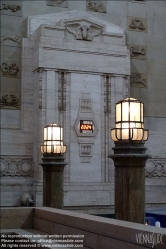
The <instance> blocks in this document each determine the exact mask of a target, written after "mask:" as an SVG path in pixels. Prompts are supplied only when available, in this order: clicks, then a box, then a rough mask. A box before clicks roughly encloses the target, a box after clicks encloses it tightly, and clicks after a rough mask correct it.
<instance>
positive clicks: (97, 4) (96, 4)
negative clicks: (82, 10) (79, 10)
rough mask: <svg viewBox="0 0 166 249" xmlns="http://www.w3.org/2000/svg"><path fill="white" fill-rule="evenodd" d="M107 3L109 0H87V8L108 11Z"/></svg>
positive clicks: (95, 10) (102, 11)
mask: <svg viewBox="0 0 166 249" xmlns="http://www.w3.org/2000/svg"><path fill="white" fill-rule="evenodd" d="M106 4H107V1H99V0H97V1H93V0H87V1H86V10H89V11H94V12H101V13H106Z"/></svg>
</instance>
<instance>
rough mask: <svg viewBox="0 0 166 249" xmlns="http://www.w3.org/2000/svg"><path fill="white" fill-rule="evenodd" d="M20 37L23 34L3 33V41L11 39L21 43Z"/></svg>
mask: <svg viewBox="0 0 166 249" xmlns="http://www.w3.org/2000/svg"><path fill="white" fill-rule="evenodd" d="M20 38H21V36H19V35H15V34H14V35H3V36H2V38H1V42H3V41H6V40H9V41H13V42H16V43H18V44H20Z"/></svg>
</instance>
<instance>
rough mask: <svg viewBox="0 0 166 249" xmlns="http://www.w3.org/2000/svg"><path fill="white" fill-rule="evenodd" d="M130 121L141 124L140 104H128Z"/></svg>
mask: <svg viewBox="0 0 166 249" xmlns="http://www.w3.org/2000/svg"><path fill="white" fill-rule="evenodd" d="M130 121H131V122H132V121H135V122H141V117H140V103H135V102H130Z"/></svg>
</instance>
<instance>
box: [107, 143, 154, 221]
mask: <svg viewBox="0 0 166 249" xmlns="http://www.w3.org/2000/svg"><path fill="white" fill-rule="evenodd" d="M113 150H114V155H110V156H109V157H111V158H112V159H113V161H114V166H115V218H116V219H119V220H125V221H131V222H136V223H142V224H144V222H145V163H146V160H147V159H148V158H149V155H146V154H145V151H146V148H145V147H144V142H135V141H131V142H129V141H122V142H115V147H114V148H113Z"/></svg>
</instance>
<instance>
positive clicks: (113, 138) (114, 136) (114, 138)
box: [111, 129, 118, 141]
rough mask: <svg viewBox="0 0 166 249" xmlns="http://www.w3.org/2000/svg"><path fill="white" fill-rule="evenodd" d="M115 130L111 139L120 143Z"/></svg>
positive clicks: (112, 131)
mask: <svg viewBox="0 0 166 249" xmlns="http://www.w3.org/2000/svg"><path fill="white" fill-rule="evenodd" d="M115 132H116V131H115V129H113V130H111V138H112V140H113V141H118V139H117V138H116V133H115Z"/></svg>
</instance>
